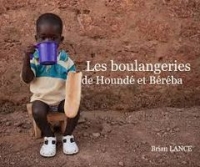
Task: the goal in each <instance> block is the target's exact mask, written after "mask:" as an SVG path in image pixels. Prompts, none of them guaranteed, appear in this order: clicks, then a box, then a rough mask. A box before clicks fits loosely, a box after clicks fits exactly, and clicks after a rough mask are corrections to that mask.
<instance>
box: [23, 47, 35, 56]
mask: <svg viewBox="0 0 200 167" xmlns="http://www.w3.org/2000/svg"><path fill="white" fill-rule="evenodd" d="M35 48H36V47H35V46H34V45H33V44H32V45H28V46H27V47H26V48H25V50H24V53H25V55H26V56H30V55H31V54H33V53H34V52H35Z"/></svg>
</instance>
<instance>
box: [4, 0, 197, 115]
mask: <svg viewBox="0 0 200 167" xmlns="http://www.w3.org/2000/svg"><path fill="white" fill-rule="evenodd" d="M199 9H200V1H198V0H148V1H146V0H80V1H78V0H41V1H36V0H28V1H26V0H16V1H13V0H1V5H0V23H1V25H0V30H1V34H0V35H1V36H0V103H1V105H6V104H7V105H9V104H10V105H19V106H20V105H22V104H24V103H26V102H28V100H29V97H30V93H29V87H28V85H25V84H24V83H22V82H21V81H20V79H19V74H20V69H21V65H22V48H23V46H24V45H26V44H27V43H33V42H34V34H35V32H34V31H35V27H34V23H35V20H36V18H37V17H38V16H39V15H40V14H42V13H44V12H54V13H56V14H59V15H60V16H61V18H62V19H63V21H64V36H65V41H64V43H63V44H62V47H63V48H64V49H66V50H68V52H69V54H70V55H71V58H72V59H73V60H74V61H75V62H76V65H77V69H78V70H81V71H82V70H84V69H85V68H86V63H85V62H86V61H91V62H92V63H93V64H95V63H106V62H109V61H110V60H115V61H116V62H127V63H130V62H131V61H132V60H134V59H137V60H139V61H141V62H151V63H157V62H169V61H171V60H175V59H176V60H178V61H180V62H183V63H190V64H191V71H190V72H189V73H184V72H183V73H174V74H173V75H174V76H177V77H182V78H183V79H184V84H183V85H174V86H172V85H170V86H169V85H137V84H134V85H127V86H126V85H123V86H114V85H112V86H104V85H91V86H88V85H84V86H83V96H82V108H83V110H93V109H101V110H111V109H116V110H127V111H133V110H137V109H140V108H152V107H162V106H171V107H187V106H193V105H198V104H200V98H199V96H200V86H199V83H200V78H199V74H200V45H199V43H200V10H199ZM87 75H88V76H92V77H93V76H97V75H101V72H87ZM103 75H104V76H107V77H118V76H125V75H130V73H128V72H127V73H126V72H123V73H122V72H114V73H113V72H109V71H108V72H107V73H105V72H104V73H103ZM134 75H135V76H137V75H138V76H143V75H145V76H148V75H150V74H149V73H134ZM164 75H165V76H167V75H172V73H164Z"/></svg>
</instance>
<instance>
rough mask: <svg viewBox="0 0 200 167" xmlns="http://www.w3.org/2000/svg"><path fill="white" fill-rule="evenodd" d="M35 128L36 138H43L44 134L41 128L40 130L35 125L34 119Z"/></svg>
mask: <svg viewBox="0 0 200 167" xmlns="http://www.w3.org/2000/svg"><path fill="white" fill-rule="evenodd" d="M33 128H34V136H35V137H36V138H41V137H42V132H41V130H40V128H38V126H37V124H36V123H35V120H34V119H33Z"/></svg>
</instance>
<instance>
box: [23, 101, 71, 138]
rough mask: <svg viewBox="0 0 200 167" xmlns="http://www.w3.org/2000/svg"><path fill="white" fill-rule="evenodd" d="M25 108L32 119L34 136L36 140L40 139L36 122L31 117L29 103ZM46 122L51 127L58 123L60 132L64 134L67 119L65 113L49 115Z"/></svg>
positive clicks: (30, 105) (40, 134)
mask: <svg viewBox="0 0 200 167" xmlns="http://www.w3.org/2000/svg"><path fill="white" fill-rule="evenodd" d="M26 107H27V110H28V114H29V115H30V117H31V119H32V122H33V132H34V136H35V137H36V138H41V137H42V132H41V130H40V129H39V128H38V126H37V124H36V122H35V120H34V118H33V115H32V104H31V103H29V104H27V105H26ZM47 120H48V122H49V123H50V124H51V125H53V124H55V123H59V124H60V126H61V131H62V133H64V131H65V128H66V125H67V117H66V115H65V113H60V112H52V113H49V114H48V115H47Z"/></svg>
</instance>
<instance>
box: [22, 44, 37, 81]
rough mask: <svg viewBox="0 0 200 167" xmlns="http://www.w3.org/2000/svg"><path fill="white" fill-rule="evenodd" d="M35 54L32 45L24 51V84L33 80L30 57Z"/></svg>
mask: <svg viewBox="0 0 200 167" xmlns="http://www.w3.org/2000/svg"><path fill="white" fill-rule="evenodd" d="M34 52H35V47H34V45H30V46H28V47H27V48H26V50H25V51H24V58H23V66H22V73H21V76H22V80H23V81H24V82H25V83H30V82H31V81H32V80H33V79H34V76H35V75H34V73H33V71H32V70H31V65H30V55H31V54H33V53H34Z"/></svg>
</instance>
